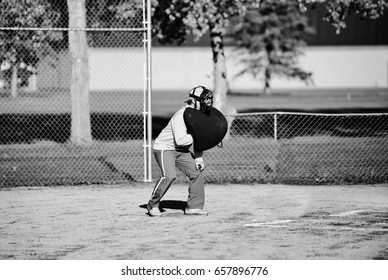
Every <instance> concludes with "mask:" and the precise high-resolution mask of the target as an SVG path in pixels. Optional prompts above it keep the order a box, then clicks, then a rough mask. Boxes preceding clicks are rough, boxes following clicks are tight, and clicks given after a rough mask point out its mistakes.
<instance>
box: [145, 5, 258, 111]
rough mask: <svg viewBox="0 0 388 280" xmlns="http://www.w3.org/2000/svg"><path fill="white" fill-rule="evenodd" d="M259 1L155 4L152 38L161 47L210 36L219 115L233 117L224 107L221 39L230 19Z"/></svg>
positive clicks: (224, 85) (222, 43)
mask: <svg viewBox="0 0 388 280" xmlns="http://www.w3.org/2000/svg"><path fill="white" fill-rule="evenodd" d="M259 2H260V1H258V0H257V1H255V0H251V1H240V0H226V1H223V0H196V1H193V0H184V1H179V0H168V1H159V2H157V3H155V7H154V9H155V10H154V13H153V25H152V26H153V34H154V35H155V36H156V37H157V38H158V41H159V42H160V43H162V44H166V43H173V42H176V43H178V44H181V43H183V42H184V41H185V40H186V38H187V35H188V34H191V35H193V36H194V40H198V39H199V38H201V37H202V36H203V35H205V34H209V36H210V47H211V50H212V54H213V65H214V66H213V75H214V89H213V91H214V106H215V107H216V108H218V109H220V110H221V111H222V112H224V113H227V114H230V113H235V109H234V108H233V107H232V106H231V105H230V104H228V103H227V98H226V96H227V92H228V90H229V89H228V82H227V72H226V71H227V69H226V58H225V51H224V36H225V33H226V28H227V25H228V23H229V19H230V18H232V17H234V16H239V15H243V14H244V13H245V11H246V10H247V8H258V5H259Z"/></svg>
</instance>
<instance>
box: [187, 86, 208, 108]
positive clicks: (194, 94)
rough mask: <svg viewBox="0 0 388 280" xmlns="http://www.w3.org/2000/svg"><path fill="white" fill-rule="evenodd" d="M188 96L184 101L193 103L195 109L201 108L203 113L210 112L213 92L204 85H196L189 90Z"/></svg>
mask: <svg viewBox="0 0 388 280" xmlns="http://www.w3.org/2000/svg"><path fill="white" fill-rule="evenodd" d="M189 97H190V99H189V100H187V101H186V103H188V104H194V109H195V110H201V111H202V112H204V113H208V112H210V108H211V107H212V106H213V93H212V91H211V90H210V89H207V88H205V87H204V86H197V87H195V88H193V89H192V90H190V93H189ZM196 101H197V102H196ZM198 103H199V108H198Z"/></svg>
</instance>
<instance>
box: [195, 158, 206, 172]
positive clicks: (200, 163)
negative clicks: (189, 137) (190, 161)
mask: <svg viewBox="0 0 388 280" xmlns="http://www.w3.org/2000/svg"><path fill="white" fill-rule="evenodd" d="M195 168H196V169H197V170H199V171H202V170H204V169H205V163H204V162H203V158H201V157H199V158H196V159H195Z"/></svg>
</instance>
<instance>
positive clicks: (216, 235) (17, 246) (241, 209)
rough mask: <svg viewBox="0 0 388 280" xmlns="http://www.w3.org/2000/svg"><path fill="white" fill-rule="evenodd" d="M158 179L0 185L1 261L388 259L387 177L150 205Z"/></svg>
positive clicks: (231, 189) (177, 194)
mask: <svg viewBox="0 0 388 280" xmlns="http://www.w3.org/2000/svg"><path fill="white" fill-rule="evenodd" d="M152 188H153V184H145V185H143V184H141V185H133V186H124V185H113V186H112V185H94V186H77V187H74V186H72V187H66V186H63V187H55V188H50V187H37V188H35V187H33V188H26V187H22V188H11V189H2V190H0V212H1V213H2V218H1V220H0V236H1V238H0V248H1V250H0V259H3V260H4V259H90V260H94V259H112V260H119V259H134V260H142V259H168V260H171V259H182V260H185V259H217V260H222V259H263V260H265V259H266V260H278V259H281V260H288V259H297V260H309V259H334V260H345V259H351V260H364V259H388V185H387V184H383V185H363V186H292V185H225V186H221V185H207V186H206V195H207V196H206V207H205V208H206V210H207V211H209V215H208V216H194V217H191V216H185V215H183V212H182V210H181V208H182V207H184V206H185V202H184V201H185V199H186V195H187V187H186V186H185V185H182V184H176V185H173V186H172V187H171V189H170V190H169V192H168V193H167V195H166V196H165V198H164V200H163V202H162V206H163V207H164V208H165V210H166V211H165V212H164V215H163V216H162V217H157V218H152V217H149V216H148V215H146V210H145V209H144V208H143V207H144V204H145V203H146V202H147V200H148V197H149V195H150V194H151V191H152Z"/></svg>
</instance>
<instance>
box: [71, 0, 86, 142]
mask: <svg viewBox="0 0 388 280" xmlns="http://www.w3.org/2000/svg"><path fill="white" fill-rule="evenodd" d="M67 5H68V9H69V29H70V31H69V52H70V55H71V65H72V67H71V83H70V95H71V136H70V141H71V142H72V143H74V144H86V143H90V142H92V134H91V125H90V106H89V51H88V42H87V37H86V30H85V28H86V6H85V0H67Z"/></svg>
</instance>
